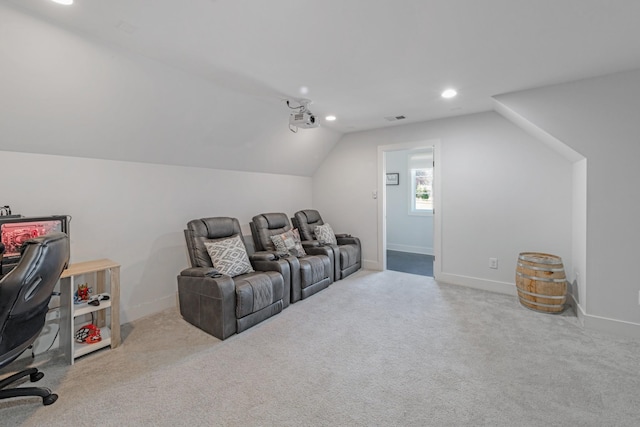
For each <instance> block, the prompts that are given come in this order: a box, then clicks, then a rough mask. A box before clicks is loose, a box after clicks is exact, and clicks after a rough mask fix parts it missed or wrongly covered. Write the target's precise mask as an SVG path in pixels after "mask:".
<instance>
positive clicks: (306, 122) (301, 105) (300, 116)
mask: <svg viewBox="0 0 640 427" xmlns="http://www.w3.org/2000/svg"><path fill="white" fill-rule="evenodd" d="M294 102H296V103H298V106H297V107H292V106H291V102H290V101H289V100H287V107H289V108H290V109H292V110H296V111H294V112H292V113H291V115H289V130H290V131H291V132H294V133H295V132H298V129H299V128H302V129H310V128H317V127H318V126H320V123H318V119H317V118H316V116H315V115H314V114H313V113H312V112H311V111H310V110H309V104H311V100H310V99H296V100H294Z"/></svg>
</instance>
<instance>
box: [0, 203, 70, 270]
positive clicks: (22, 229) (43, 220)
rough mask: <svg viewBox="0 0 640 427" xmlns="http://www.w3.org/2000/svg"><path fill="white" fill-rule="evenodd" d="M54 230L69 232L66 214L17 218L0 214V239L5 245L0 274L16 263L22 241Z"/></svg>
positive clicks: (18, 259)
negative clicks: (4, 216)
mask: <svg viewBox="0 0 640 427" xmlns="http://www.w3.org/2000/svg"><path fill="white" fill-rule="evenodd" d="M55 231H60V232H63V233H67V234H69V217H68V216H66V215H52V216H43V217H17V218H16V217H6V218H3V217H2V216H0V241H2V243H4V246H5V251H4V255H3V257H2V272H1V274H3V275H4V274H7V273H8V272H9V271H11V270H12V269H13V268H14V267H15V266H16V265H17V264H18V261H20V248H21V247H22V244H23V243H24V242H26V241H27V240H29V239H32V238H34V237H39V236H44V235H46V234H49V233H51V232H55Z"/></svg>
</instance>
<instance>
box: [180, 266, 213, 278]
mask: <svg viewBox="0 0 640 427" xmlns="http://www.w3.org/2000/svg"><path fill="white" fill-rule="evenodd" d="M180 275H181V276H189V277H220V276H222V274H220V272H219V271H218V270H216V269H215V268H213V267H191V268H185V269H184V270H182V271H181V272H180Z"/></svg>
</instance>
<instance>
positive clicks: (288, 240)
mask: <svg viewBox="0 0 640 427" xmlns="http://www.w3.org/2000/svg"><path fill="white" fill-rule="evenodd" d="M271 241H272V242H273V244H274V245H275V247H276V251H277V252H278V253H289V254H291V255H293V256H297V257H301V256H305V255H307V253H306V252H305V251H304V248H303V247H302V242H301V241H300V233H298V230H297V229H295V228H294V229H293V230H290V231H287V232H285V233H282V234H276V235H275V236H271Z"/></svg>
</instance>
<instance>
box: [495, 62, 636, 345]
mask: <svg viewBox="0 0 640 427" xmlns="http://www.w3.org/2000/svg"><path fill="white" fill-rule="evenodd" d="M497 99H498V101H499V102H500V103H502V104H504V105H506V106H507V107H508V108H510V109H511V110H513V111H515V112H517V113H518V114H519V115H521V116H523V117H526V118H527V120H528V121H530V122H531V123H534V124H535V125H536V126H537V127H539V128H540V129H543V130H544V131H545V132H547V133H549V134H550V135H553V136H554V137H555V138H557V139H558V140H560V141H562V142H563V143H565V144H567V145H568V146H570V147H571V148H573V149H574V150H576V151H578V152H580V153H581V154H583V155H584V156H585V157H586V159H587V162H588V171H587V172H588V173H587V193H586V195H585V196H584V198H585V199H586V207H587V208H586V212H587V215H586V229H587V239H586V254H587V255H586V265H584V266H576V267H578V268H586V276H587V277H588V286H587V287H586V304H585V310H586V314H587V315H588V316H587V318H586V321H587V323H590V324H591V325H592V326H593V327H597V328H601V329H607V330H609V329H611V328H613V329H617V330H618V331H621V330H625V331H630V332H631V333H635V335H636V336H640V328H639V327H640V305H639V304H638V292H639V291H640V285H639V283H638V277H637V276H638V274H637V267H636V266H637V263H638V261H637V260H638V254H639V251H638V239H639V237H640V221H638V212H639V211H640V200H639V199H638V197H636V196H637V194H638V192H639V191H638V183H640V169H639V168H638V164H637V162H638V158H640V144H639V143H638V135H640V120H638V117H639V115H640V70H634V71H629V72H625V73H619V74H613V75H609V76H603V77H598V78H593V79H586V80H581V81H578V82H572V83H567V84H562V85H556V86H549V87H544V88H539V89H532V90H529V91H523V92H517V93H513V94H507V95H501V96H499V97H497ZM584 167H585V168H586V165H585V166H584ZM580 203H582V202H580ZM578 272H579V274H580V276H582V275H583V274H582V272H581V271H578ZM611 320H616V321H618V322H613V323H612V322H611ZM610 326H611V327H610Z"/></svg>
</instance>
